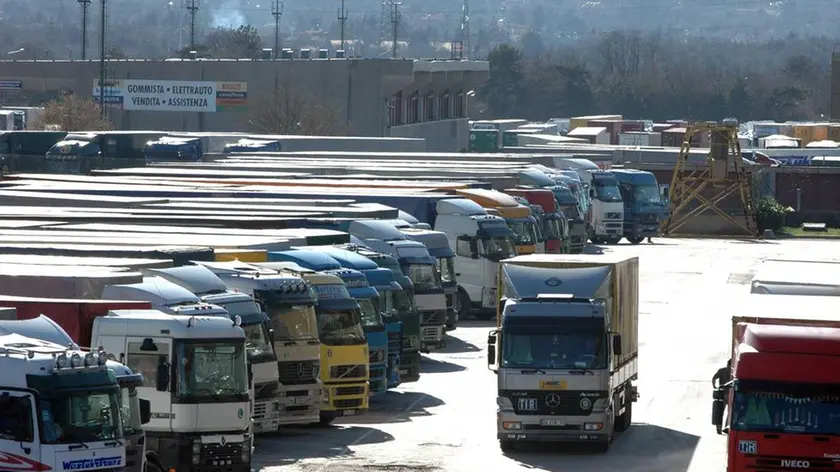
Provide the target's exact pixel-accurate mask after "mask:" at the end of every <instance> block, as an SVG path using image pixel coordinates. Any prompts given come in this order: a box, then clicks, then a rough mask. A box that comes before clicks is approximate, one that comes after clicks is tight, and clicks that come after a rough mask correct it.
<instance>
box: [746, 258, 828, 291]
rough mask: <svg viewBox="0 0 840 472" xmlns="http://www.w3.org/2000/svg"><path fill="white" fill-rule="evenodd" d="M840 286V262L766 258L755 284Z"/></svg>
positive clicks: (756, 276)
mask: <svg viewBox="0 0 840 472" xmlns="http://www.w3.org/2000/svg"><path fill="white" fill-rule="evenodd" d="M756 283H765V284H785V285H834V286H840V264H837V263H832V262H816V261H812V262H807V261H781V260H765V261H764V262H762V263H761V265H760V266H759V267H758V270H757V271H756V273H755V275H754V276H753V284H756Z"/></svg>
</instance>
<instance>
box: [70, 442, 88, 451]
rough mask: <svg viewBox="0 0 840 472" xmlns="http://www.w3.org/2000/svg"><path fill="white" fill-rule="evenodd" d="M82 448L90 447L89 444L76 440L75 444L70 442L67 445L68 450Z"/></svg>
mask: <svg viewBox="0 0 840 472" xmlns="http://www.w3.org/2000/svg"><path fill="white" fill-rule="evenodd" d="M82 448H85V449H90V446H88V445H87V444H85V443H83V442H78V443H76V444H70V445H69V446H67V450H68V451H75V450H76V449H82Z"/></svg>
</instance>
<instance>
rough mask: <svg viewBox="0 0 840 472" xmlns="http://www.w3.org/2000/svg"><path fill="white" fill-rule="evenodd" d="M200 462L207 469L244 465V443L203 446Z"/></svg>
mask: <svg viewBox="0 0 840 472" xmlns="http://www.w3.org/2000/svg"><path fill="white" fill-rule="evenodd" d="M200 460H201V463H200V464H199V466H205V467H224V466H230V465H238V464H242V443H228V444H224V445H223V444H202V446H201V456H200Z"/></svg>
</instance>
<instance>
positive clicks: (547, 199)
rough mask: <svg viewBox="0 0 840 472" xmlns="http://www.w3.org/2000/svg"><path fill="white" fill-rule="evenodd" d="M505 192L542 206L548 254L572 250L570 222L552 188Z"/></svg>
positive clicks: (543, 229) (514, 189) (518, 189)
mask: <svg viewBox="0 0 840 472" xmlns="http://www.w3.org/2000/svg"><path fill="white" fill-rule="evenodd" d="M505 193H507V194H510V195H514V196H519V197H522V198H524V199H526V200H527V201H528V203H530V204H531V205H539V206H540V207H542V210H543V213H544V218H543V221H542V232H543V235H544V237H545V251H544V252H545V253H546V254H566V253H568V252H570V249H569V246H570V245H571V241H570V237H569V222H568V221H567V219H566V215H565V214H564V213H562V212H560V211H559V210H558V208H557V200H556V199H555V198H554V194H553V193H552V192H551V190H548V189H544V188H525V187H521V188H509V189H505Z"/></svg>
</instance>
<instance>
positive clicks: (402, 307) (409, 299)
mask: <svg viewBox="0 0 840 472" xmlns="http://www.w3.org/2000/svg"><path fill="white" fill-rule="evenodd" d="M391 293H393V294H394V308H396V309H397V311H398V312H399V313H400V316H405V315H407V314H409V313H416V312H417V307H416V306H415V305H414V294H413V293H412V292H411V291H409V290H403V291H401V292H391Z"/></svg>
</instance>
